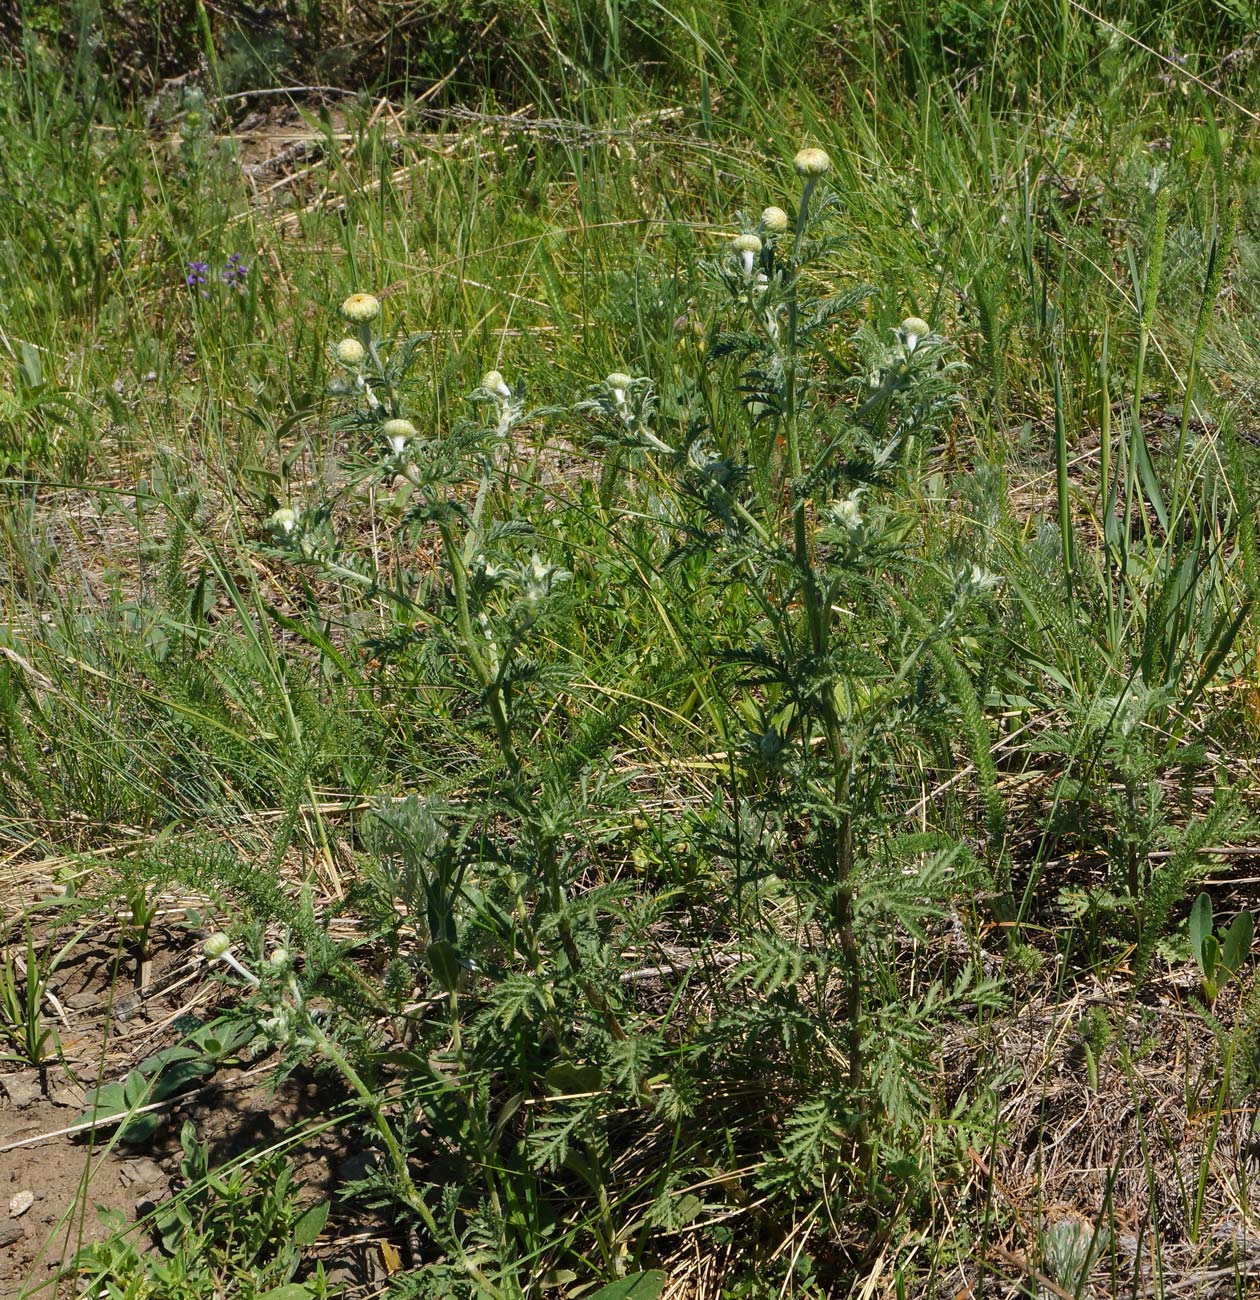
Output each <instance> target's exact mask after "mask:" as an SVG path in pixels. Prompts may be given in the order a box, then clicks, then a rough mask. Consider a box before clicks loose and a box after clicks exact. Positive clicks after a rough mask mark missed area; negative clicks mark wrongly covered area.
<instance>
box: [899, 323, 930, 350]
mask: <svg viewBox="0 0 1260 1300" xmlns="http://www.w3.org/2000/svg"><path fill="white" fill-rule="evenodd" d="M931 332H932V327H931V326H930V325H929V324H928V323H927V321H925V320H923V319H922V318H921V317H919V316H907V317H906V318H905V320H903V321H902V322H901V327H900V328H899V329H898V330H897V333H898V335H900V337H901V341H902V343H903V344H904V345H905V349H906V351H907V352H913V351H914V350H915V348H917V347H918V346H919V340H920V339H923V338H926V337H927V336H928V335H929V334H931Z"/></svg>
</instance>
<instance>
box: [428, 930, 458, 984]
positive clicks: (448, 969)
mask: <svg viewBox="0 0 1260 1300" xmlns="http://www.w3.org/2000/svg"><path fill="white" fill-rule="evenodd" d="M426 956H427V957H428V959H429V966H430V967H431V969H432V971H433V974H434V976H435V977H436V978H437V982H438V983H439V984H440V985H441V986H442V988H444V989H445V990H446V992H447V993H452V992H454V990H455V989H456V988H458V987H459V971H460V966H459V950H458V949H457V948H456V947H455V945H454V944H453V943H451V942H450V940H449V939H438V940H437V942H436V943H431V944H430V945H429V948H428V952H427V953H426Z"/></svg>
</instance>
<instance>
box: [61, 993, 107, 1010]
mask: <svg viewBox="0 0 1260 1300" xmlns="http://www.w3.org/2000/svg"><path fill="white" fill-rule="evenodd" d="M61 1001H62V1003H63V1004H64V1005H65V1006H67V1007H69V1008H70V1010H71V1011H95V1010H96V1009H97V1007H99V1006H100V1005H101V995H100V994H99V993H93V992H91V990H89V989H85V990H84V991H83V992H82V993H71V994H70V996H69V997H66V998H62V999H61Z"/></svg>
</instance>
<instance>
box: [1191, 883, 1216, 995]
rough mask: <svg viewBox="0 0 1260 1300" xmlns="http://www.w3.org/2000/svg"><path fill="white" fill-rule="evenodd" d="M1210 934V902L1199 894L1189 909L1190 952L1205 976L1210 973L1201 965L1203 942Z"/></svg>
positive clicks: (1205, 895) (1203, 895)
mask: <svg viewBox="0 0 1260 1300" xmlns="http://www.w3.org/2000/svg"><path fill="white" fill-rule="evenodd" d="M1211 933H1212V900H1211V899H1210V898H1209V897H1208V896H1207V894H1205V893H1204V894H1200V895H1199V896H1198V898H1196V899H1195V900H1194V906H1193V907H1192V908H1191V909H1190V951H1191V952H1192V953H1193V954H1194V959H1195V961H1197V962H1198V963H1199V969H1200V970H1201V971H1203V973H1204V974H1205V975H1210V974H1211V971H1209V970H1208V969H1207V967H1206V966H1204V964H1203V941H1204V940H1205V939H1206V938H1207V937H1208V935H1210V934H1211Z"/></svg>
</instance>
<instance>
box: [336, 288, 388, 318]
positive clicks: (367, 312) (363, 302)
mask: <svg viewBox="0 0 1260 1300" xmlns="http://www.w3.org/2000/svg"><path fill="white" fill-rule="evenodd" d="M341 314H342V315H343V316H344V317H345V318H346V320H348V321H350V322H351V323H352V324H355V325H367V324H368V323H369V322H370V321H374V320H375V319H376V318H377V317H378V316H379V315H380V314H381V304H380V300H379V299H378V298H376V297H374V296H373V295H372V294H370V293H352V294H351V295H350V296H349V297H348V298H347V299H346V300H345V302H343V303H342V304H341Z"/></svg>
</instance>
